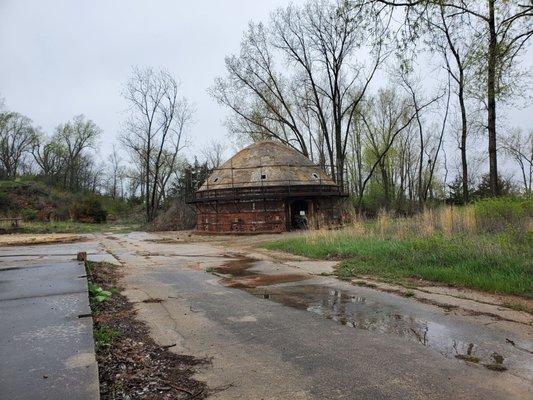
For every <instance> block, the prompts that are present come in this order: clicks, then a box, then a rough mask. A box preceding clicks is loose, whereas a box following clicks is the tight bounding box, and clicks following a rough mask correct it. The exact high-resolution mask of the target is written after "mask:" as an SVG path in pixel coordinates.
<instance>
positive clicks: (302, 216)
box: [291, 200, 309, 229]
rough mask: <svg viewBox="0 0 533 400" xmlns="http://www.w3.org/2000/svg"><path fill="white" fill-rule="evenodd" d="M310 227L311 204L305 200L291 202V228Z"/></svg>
mask: <svg viewBox="0 0 533 400" xmlns="http://www.w3.org/2000/svg"><path fill="white" fill-rule="evenodd" d="M308 228H309V206H308V204H307V201H305V200H297V201H294V202H293V203H291V229H308Z"/></svg>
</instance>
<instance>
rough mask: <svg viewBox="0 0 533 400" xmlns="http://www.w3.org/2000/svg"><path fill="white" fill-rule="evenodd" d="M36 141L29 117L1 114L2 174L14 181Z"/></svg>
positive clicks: (35, 134)
mask: <svg viewBox="0 0 533 400" xmlns="http://www.w3.org/2000/svg"><path fill="white" fill-rule="evenodd" d="M36 139H37V133H36V130H35V128H34V127H33V126H32V122H31V120H30V119H29V118H28V117H25V116H24V115H21V114H19V113H16V112H0V174H1V175H3V176H4V177H5V178H7V179H14V178H15V177H16V176H17V172H18V170H19V168H20V166H21V163H22V162H23V160H24V158H25V156H26V155H28V154H29V153H30V152H31V149H32V146H33V144H34V143H35V141H36Z"/></svg>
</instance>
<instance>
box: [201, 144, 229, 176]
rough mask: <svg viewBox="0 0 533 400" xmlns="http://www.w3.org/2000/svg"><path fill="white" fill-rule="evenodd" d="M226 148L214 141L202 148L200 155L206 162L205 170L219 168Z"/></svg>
mask: <svg viewBox="0 0 533 400" xmlns="http://www.w3.org/2000/svg"><path fill="white" fill-rule="evenodd" d="M226 150H227V147H226V145H225V144H224V143H222V142H220V141H218V140H214V141H211V142H210V143H209V144H208V145H207V146H206V147H204V148H203V149H202V150H201V151H200V153H201V154H202V156H203V158H204V159H205V161H206V162H207V168H209V169H210V170H212V169H215V168H218V167H220V165H222V162H223V161H224V153H225V152H226Z"/></svg>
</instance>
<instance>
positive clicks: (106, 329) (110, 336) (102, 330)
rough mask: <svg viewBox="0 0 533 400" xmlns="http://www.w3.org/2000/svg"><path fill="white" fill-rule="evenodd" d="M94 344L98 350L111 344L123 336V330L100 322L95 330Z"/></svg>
mask: <svg viewBox="0 0 533 400" xmlns="http://www.w3.org/2000/svg"><path fill="white" fill-rule="evenodd" d="M93 336H94V344H95V345H96V348H97V350H98V349H101V348H102V347H105V346H109V345H110V344H112V343H113V341H114V340H115V339H117V338H119V337H120V336H121V332H120V331H119V330H117V329H114V328H112V327H110V326H107V325H103V324H100V325H99V326H98V327H97V328H95V329H94V330H93Z"/></svg>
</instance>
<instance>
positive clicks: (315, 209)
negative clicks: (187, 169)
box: [194, 142, 343, 234]
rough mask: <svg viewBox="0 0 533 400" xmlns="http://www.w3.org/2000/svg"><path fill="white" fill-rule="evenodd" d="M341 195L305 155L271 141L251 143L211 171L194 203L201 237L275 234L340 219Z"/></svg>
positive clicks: (328, 224) (323, 225) (327, 225)
mask: <svg viewBox="0 0 533 400" xmlns="http://www.w3.org/2000/svg"><path fill="white" fill-rule="evenodd" d="M341 197H342V193H341V192H340V189H339V187H338V186H337V185H335V183H334V182H333V181H332V180H331V179H330V178H329V177H328V176H327V175H325V174H324V172H323V171H322V170H320V169H319V168H318V167H317V166H315V165H313V164H312V163H311V162H310V161H309V160H308V159H307V158H306V157H304V156H302V155H301V154H300V153H298V152H296V151H295V150H294V149H291V148H289V147H287V146H284V145H282V144H280V143H275V142H260V143H255V144H253V145H251V146H249V147H247V148H245V149H244V150H241V151H240V152H239V153H237V154H236V155H235V156H234V157H232V158H231V159H230V160H228V161H227V162H226V163H224V164H223V165H222V166H221V167H220V168H217V169H215V171H213V172H212V174H211V175H210V176H209V177H208V179H207V180H206V182H205V183H204V184H203V185H202V187H201V188H200V189H199V190H198V192H197V193H196V199H195V201H194V203H195V205H196V212H197V227H196V229H197V231H198V232H199V233H209V234H216V233H232V234H240V233H242V234H250V233H267V232H268V233H277V232H284V231H288V230H291V229H298V228H302V227H307V228H310V229H321V228H331V227H335V226H339V225H340V224H341V223H342V221H343V216H342V215H341V209H340V200H341Z"/></svg>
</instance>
